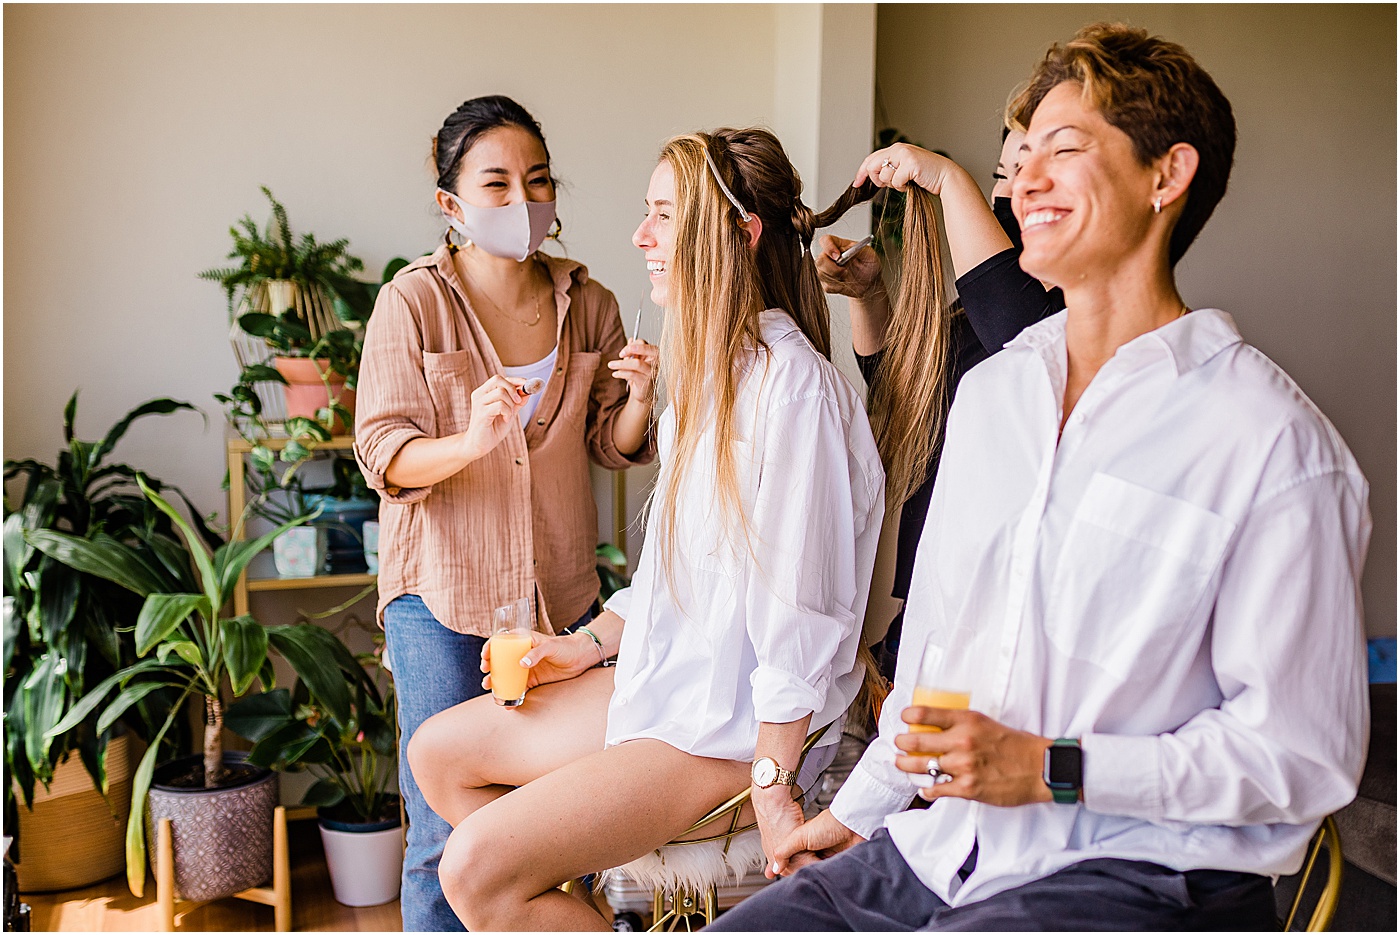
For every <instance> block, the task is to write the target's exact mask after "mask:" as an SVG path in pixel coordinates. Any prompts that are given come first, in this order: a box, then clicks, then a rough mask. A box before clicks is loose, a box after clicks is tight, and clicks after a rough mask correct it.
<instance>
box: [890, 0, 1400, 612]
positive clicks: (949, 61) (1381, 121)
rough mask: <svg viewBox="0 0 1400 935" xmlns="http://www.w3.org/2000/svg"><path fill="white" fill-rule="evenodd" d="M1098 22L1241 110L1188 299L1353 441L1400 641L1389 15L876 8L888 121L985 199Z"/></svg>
mask: <svg viewBox="0 0 1400 935" xmlns="http://www.w3.org/2000/svg"><path fill="white" fill-rule="evenodd" d="M1096 20H1114V21H1122V22H1127V23H1130V24H1132V25H1135V26H1142V27H1144V28H1146V29H1149V30H1151V31H1152V32H1153V33H1155V34H1158V35H1161V36H1164V37H1166V38H1168V39H1171V40H1173V41H1175V42H1179V43H1181V44H1182V45H1184V46H1185V47H1186V48H1187V49H1188V50H1190V52H1191V53H1192V54H1193V55H1194V56H1195V57H1196V58H1197V60H1198V61H1200V62H1201V64H1202V65H1203V66H1204V67H1205V68H1206V69H1207V70H1208V71H1209V72H1210V73H1211V75H1212V76H1213V77H1214V78H1215V80H1216V82H1217V83H1218V84H1219V85H1220V87H1221V89H1222V90H1223V91H1224V92H1225V94H1226V96H1228V97H1229V98H1230V102H1231V104H1232V105H1233V107H1234V109H1235V119H1236V121H1237V122H1238V125H1239V145H1238V147H1237V149H1236V153H1235V169H1234V173H1233V175H1232V177H1231V182H1230V190H1229V193H1228V194H1227V195H1226V197H1225V199H1224V201H1222V202H1221V204H1220V206H1219V207H1218V208H1217V209H1216V213H1215V216H1214V217H1213V218H1212V219H1211V222H1210V223H1209V225H1207V227H1206V229H1205V231H1204V232H1203V233H1202V235H1201V237H1200V239H1199V240H1197V242H1196V244H1195V246H1194V247H1192V249H1191V252H1190V253H1189V254H1187V256H1186V258H1185V259H1184V260H1183V261H1182V263H1181V266H1180V268H1179V281H1180V284H1181V287H1182V295H1183V296H1184V298H1185V299H1186V301H1187V302H1188V303H1190V304H1191V305H1193V306H1205V305H1211V306H1217V307H1219V308H1223V309H1225V310H1226V311H1228V312H1229V313H1230V314H1231V315H1233V316H1234V318H1235V320H1236V322H1237V323H1238V324H1239V326H1240V330H1241V331H1242V332H1243V333H1244V336H1245V340H1247V341H1249V342H1250V343H1251V344H1254V345H1255V346H1257V347H1259V348H1260V349H1261V350H1263V351H1264V352H1265V353H1266V354H1268V355H1269V356H1270V357H1272V358H1273V359H1274V360H1275V361H1277V362H1278V363H1279V364H1280V365H1281V366H1282V367H1283V368H1284V369H1285V370H1287V371H1288V373H1289V374H1290V375H1291V376H1292V377H1293V378H1294V379H1295V380H1297V382H1298V383H1299V384H1300V385H1301V386H1302V388H1303V390H1304V391H1305V392H1306V393H1307V394H1308V395H1309V396H1310V397H1311V398H1312V399H1313V401H1314V402H1316V403H1317V405H1318V406H1319V407H1320V408H1321V409H1322V411H1323V412H1325V413H1326V414H1327V416H1328V418H1330V419H1331V420H1332V422H1333V423H1334V424H1335V425H1336V426H1337V428H1338V430H1339V431H1340V432H1341V433H1342V435H1343V437H1344V438H1346V440H1347V443H1348V444H1349V445H1350V446H1351V449H1352V451H1353V452H1354V453H1355V455H1356V458H1357V460H1358V461H1359V462H1360V463H1361V468H1362V470H1363V471H1364V472H1365V474H1366V477H1367V479H1368V480H1369V481H1370V483H1371V513H1372V516H1373V517H1374V520H1375V531H1374V533H1373V534H1372V537H1371V549H1370V555H1369V559H1368V561H1367V564H1366V572H1365V578H1364V580H1363V586H1362V590H1363V596H1364V598H1365V602H1366V614H1367V630H1368V632H1369V634H1370V635H1371V636H1388V635H1394V634H1395V606H1396V604H1395V602H1396V593H1395V569H1396V551H1395V540H1396V531H1395V511H1396V504H1395V488H1396V484H1395V478H1396V465H1395V444H1396V438H1395V432H1396V408H1395V401H1396V269H1395V259H1396V211H1395V205H1396V161H1395V152H1396V147H1395V141H1396V116H1395V115H1396V70H1395V65H1396V62H1395V48H1396V28H1395V27H1396V11H1395V7H1393V6H1389V5H1385V6H1358V5H1341V4H1337V5H1330V4H1329V5H1287V6H1281V5H1233V4H1232V5H1196V4H1191V5H1171V6H1169V5H1160V4H1149V5H1128V4H1056V5H1020V4H1017V5H1006V6H989V5H980V4H978V5H946V6H945V5H936V6H935V5H924V4H918V5H902V4H881V5H880V7H879V12H878V22H877V46H876V83H877V89H878V90H877V104H876V122H877V124H878V125H884V124H885V123H888V124H891V125H893V126H897V127H899V128H900V129H902V130H903V131H904V132H905V133H906V134H908V135H909V136H910V137H911V138H912V139H914V140H917V141H918V142H920V143H922V144H923V145H925V146H928V147H932V148H938V149H942V150H944V151H946V152H948V153H949V154H950V155H951V156H952V157H953V158H954V159H955V160H957V161H958V162H960V163H962V164H963V165H964V166H966V167H967V168H968V169H969V170H970V171H971V172H972V173H973V174H974V175H975V176H976V177H977V178H978V179H979V181H981V182H983V187H984V188H986V189H990V187H991V174H992V169H993V167H994V166H995V165H996V159H997V153H998V151H999V140H1000V112H1001V108H1002V106H1003V105H1004V104H1005V102H1006V100H1007V98H1008V97H1009V96H1010V93H1011V92H1012V90H1013V88H1015V87H1016V86H1017V85H1018V84H1019V83H1021V82H1023V81H1025V79H1026V78H1027V77H1028V76H1029V74H1030V69H1031V67H1032V66H1033V65H1034V64H1035V62H1036V61H1037V60H1038V59H1039V58H1040V56H1041V55H1043V54H1044V52H1045V49H1046V48H1048V47H1049V45H1050V43H1052V42H1054V41H1064V40H1066V39H1068V38H1069V37H1070V36H1072V35H1073V34H1074V32H1075V30H1077V29H1078V28H1079V27H1080V26H1083V25H1085V24H1087V23H1090V22H1094V21H1096Z"/></svg>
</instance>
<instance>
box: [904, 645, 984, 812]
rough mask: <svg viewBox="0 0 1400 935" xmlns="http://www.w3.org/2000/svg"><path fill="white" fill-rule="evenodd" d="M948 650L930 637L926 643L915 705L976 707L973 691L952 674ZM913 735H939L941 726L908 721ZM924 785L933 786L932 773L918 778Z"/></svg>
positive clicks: (913, 703)
mask: <svg viewBox="0 0 1400 935" xmlns="http://www.w3.org/2000/svg"><path fill="white" fill-rule="evenodd" d="M947 655H948V653H947V651H946V650H945V649H944V648H943V646H942V645H940V644H938V643H935V642H934V641H933V640H932V639H930V640H929V641H928V642H927V643H925V644H924V651H923V655H921V656H920V657H919V671H918V674H917V675H915V677H914V697H913V698H911V699H910V701H909V703H910V704H911V705H921V706H923V707H927V708H955V709H958V710H962V711H966V710H967V709H968V708H970V707H971V706H972V691H971V689H969V688H967V687H966V686H965V685H964V684H963V683H962V682H961V681H959V680H957V679H954V678H952V677H950V675H949V674H948V672H947V671H946V670H947V667H946V665H945V663H946V662H947ZM905 726H906V727H908V728H909V732H910V733H911V734H937V733H941V732H942V731H943V728H941V727H934V726H933V725H931V724H906V725H905ZM915 779H916V780H918V781H919V784H920V785H923V786H931V785H933V784H934V782H935V780H934V778H933V777H932V776H928V777H915Z"/></svg>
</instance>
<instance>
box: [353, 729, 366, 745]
mask: <svg viewBox="0 0 1400 935" xmlns="http://www.w3.org/2000/svg"><path fill="white" fill-rule="evenodd" d="M355 742H356V743H364V742H365V732H364V731H360V732H359V733H358V734H356V735H355Z"/></svg>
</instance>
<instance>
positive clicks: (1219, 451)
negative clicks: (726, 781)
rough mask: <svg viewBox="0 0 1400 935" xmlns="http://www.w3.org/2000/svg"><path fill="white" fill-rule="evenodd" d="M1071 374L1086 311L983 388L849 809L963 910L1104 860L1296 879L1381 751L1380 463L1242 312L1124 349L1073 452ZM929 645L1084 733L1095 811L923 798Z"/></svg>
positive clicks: (851, 821) (1077, 419) (949, 448)
mask: <svg viewBox="0 0 1400 935" xmlns="http://www.w3.org/2000/svg"><path fill="white" fill-rule="evenodd" d="M1065 375H1066V358H1065V314H1064V313H1061V314H1060V315H1058V316H1055V317H1054V318H1050V319H1047V320H1046V321H1044V322H1041V323H1040V324H1037V325H1035V326H1033V327H1031V328H1029V329H1027V330H1026V331H1025V332H1023V333H1022V334H1021V335H1020V336H1019V337H1018V338H1016V340H1014V341H1012V342H1010V343H1009V344H1008V345H1007V349H1006V350H1005V351H1003V352H1002V353H1000V354H998V355H996V356H995V357H992V358H991V359H990V360H988V361H987V362H985V363H983V364H981V365H980V366H978V367H976V368H975V369H974V370H972V371H971V372H970V373H969V374H968V375H967V376H966V377H965V378H964V379H963V382H962V385H961V387H960V388H959V390H958V395H957V399H956V401H955V403H954V405H953V408H952V412H951V413H950V415H949V418H948V433H947V443H946V447H945V450H944V453H943V461H942V466H941V468H940V470H939V475H938V481H937V484H936V486H935V488H934V492H933V499H932V504H931V506H930V508H929V514H928V523H927V525H926V526H925V527H924V532H923V537H922V539H921V541H920V544H919V551H918V557H917V559H916V561H915V565H914V576H913V585H912V587H911V589H910V593H909V601H908V604H907V609H906V612H905V623H904V638H903V643H902V649H901V652H900V657H899V667H898V672H897V675H896V679H895V687H894V691H893V693H892V695H891V697H890V698H889V699H888V700H887V701H886V703H885V707H884V711H883V713H882V717H881V721H880V736H879V738H878V739H877V740H876V741H875V742H874V743H873V744H871V746H870V748H869V749H868V751H867V752H866V754H865V756H864V758H863V759H862V760H861V762H860V764H859V765H858V767H857V768H856V770H855V771H854V772H853V773H852V775H851V778H850V779H849V780H848V781H847V782H846V784H845V786H844V787H843V788H842V789H841V791H840V793H839V794H838V795H837V797H836V799H835V801H834V802H833V804H832V806H831V810H832V813H833V814H834V816H835V817H836V818H837V819H839V820H840V821H841V822H842V823H843V824H845V825H846V826H847V827H849V828H851V829H853V830H854V831H856V832H858V833H860V834H862V835H865V836H867V837H868V836H869V835H870V834H872V833H873V832H874V831H875V830H876V829H878V828H879V827H880V825H881V824H882V823H883V824H884V825H885V826H886V827H888V828H889V832H890V836H891V838H892V840H893V841H894V843H895V845H896V846H897V847H898V848H899V851H900V853H901V854H902V855H903V856H904V858H905V859H906V860H907V861H908V863H909V865H910V867H911V868H912V869H913V870H914V872H915V873H916V874H917V875H918V876H919V879H921V880H922V881H923V882H924V883H925V884H926V885H927V886H928V887H929V888H930V889H932V890H933V891H934V892H935V893H936V894H938V895H939V896H940V897H941V898H943V899H944V900H945V901H947V902H949V903H950V904H952V905H962V904H965V903H969V902H973V901H976V900H980V899H984V898H986V897H988V896H991V895H993V894H995V893H998V892H1001V891H1003V890H1007V889H1010V888H1012V887H1015V886H1018V885H1020V884H1023V883H1026V882H1028V881H1030V880H1034V879H1038V878H1041V877H1044V876H1047V875H1049V874H1051V873H1054V872H1055V871H1056V870H1059V869H1061V868H1063V867H1066V866H1068V865H1070V864H1073V863H1077V862H1079V861H1082V860H1088V859H1093V858H1103V857H1114V858H1121V859H1126V860H1144V861H1151V862H1153V863H1157V864H1161V865H1165V866H1167V867H1170V868H1172V869H1174V870H1178V871H1181V870H1188V869H1197V868H1216V869H1222V870H1241V871H1248V872H1254V873H1261V874H1273V875H1278V874H1287V873H1291V872H1294V871H1295V870H1297V868H1298V867H1299V865H1300V863H1301V860H1302V855H1303V851H1304V848H1305V846H1306V842H1307V839H1308V837H1309V835H1310V834H1311V833H1312V831H1313V830H1314V829H1315V828H1316V826H1317V823H1318V822H1319V820H1320V819H1321V818H1322V817H1324V816H1326V815H1327V814H1329V813H1331V812H1333V811H1335V810H1337V809H1339V808H1341V807H1342V806H1343V805H1346V804H1347V803H1348V802H1349V801H1351V799H1352V797H1353V796H1354V795H1355V793H1356V787H1357V782H1358V781H1359V778H1360V775H1361V768H1362V764H1363V761H1364V758H1365V750H1366V736H1367V729H1368V719H1369V711H1368V702H1367V694H1366V653H1365V647H1364V639H1363V632H1362V625H1361V595H1360V591H1359V581H1360V578H1361V567H1362V563H1363V561H1364V558H1365V552H1366V543H1367V540H1368V538H1369V536H1370V529H1371V523H1370V516H1369V513H1368V512H1367V485H1366V481H1365V479H1364V478H1363V477H1362V476H1361V473H1360V470H1359V469H1358V468H1357V465H1356V462H1355V460H1354V459H1353V458H1352V456H1351V453H1350V452H1349V451H1348V450H1347V447H1346V445H1345V443H1343V441H1342V439H1341V437H1340V436H1339V435H1338V434H1337V432H1336V430H1335V429H1334V428H1333V427H1332V425H1331V424H1330V423H1329V422H1328V421H1327V419H1326V418H1325V417H1324V416H1323V415H1322V413H1321V412H1319V411H1318V410H1317V408H1316V407H1315V406H1313V404H1312V403H1311V402H1310V401H1309V400H1308V398H1307V397H1306V396H1304V395H1303V393H1302V391H1301V390H1300V389H1299V388H1298V387H1297V385H1295V384H1294V383H1293V381H1292V380H1290V379H1289V378H1288V376H1287V375H1286V374H1284V373H1283V372H1282V371H1281V370H1280V369H1279V368H1278V367H1277V366H1276V365H1275V364H1274V363H1273V362H1271V361H1270V360H1269V359H1268V358H1267V357H1265V356H1264V355H1263V354H1261V353H1260V352H1259V351H1258V350H1256V349H1255V348H1253V347H1250V346H1249V345H1247V344H1245V343H1243V342H1242V341H1241V339H1240V336H1239V333H1238V331H1236V329H1235V326H1234V323H1233V321H1232V320H1231V319H1230V317H1229V316H1228V315H1226V314H1225V313H1224V312H1221V311H1218V310H1215V309H1203V310H1199V311H1196V312H1192V313H1191V314H1189V315H1186V316H1183V317H1182V318H1180V319H1178V320H1176V321H1174V322H1172V323H1171V324H1168V325H1166V326H1164V327H1162V328H1159V329H1157V330H1155V331H1153V332H1150V333H1148V334H1145V335H1142V336H1141V337H1139V338H1137V339H1135V340H1133V341H1130V342H1128V343H1127V344H1125V345H1124V346H1123V347H1121V348H1119V349H1118V352H1117V353H1116V354H1115V355H1114V356H1113V358H1112V359H1110V360H1109V361H1108V362H1107V363H1106V364H1105V365H1104V366H1103V368H1102V369H1100V370H1099V372H1098V374H1097V375H1096V376H1095V377H1094V379H1093V381H1092V383H1091V384H1090V385H1089V387H1088V388H1087V389H1086V391H1085V392H1084V395H1083V397H1082V398H1081V399H1080V400H1079V403H1078V404H1077V405H1076V406H1075V408H1074V412H1073V414H1072V415H1071V417H1070V419H1069V420H1068V423H1067V424H1066V425H1065V427H1064V434H1063V436H1062V437H1060V438H1059V439H1058V443H1057V438H1056V436H1057V430H1058V427H1059V423H1060V417H1061V412H1062V410H1061V403H1062V400H1063V399H1064V388H1065ZM930 640H931V641H934V642H936V643H939V644H941V645H943V646H944V647H945V648H946V655H945V659H944V663H943V666H944V674H943V676H942V677H941V680H942V681H943V682H944V683H946V687H949V688H970V689H971V692H972V702H971V705H972V708H973V709H974V710H977V711H980V712H982V713H984V714H986V715H988V716H989V717H991V718H994V719H995V720H998V721H1000V722H1002V723H1004V724H1007V725H1008V726H1011V727H1014V728H1018V729H1020V730H1025V731H1030V732H1032V733H1035V734H1039V735H1041V736H1047V737H1071V738H1080V739H1081V741H1082V744H1083V750H1084V770H1085V772H1084V795H1083V802H1082V803H1081V804H1079V805H1058V804H1053V803H1045V804H1034V805H1025V806H1020V807H1015V808H998V807H994V806H990V805H984V804H981V803H977V802H971V801H967V800H963V799H955V798H946V799H940V800H938V801H935V802H934V803H933V804H932V807H930V808H929V809H927V810H926V811H919V810H914V811H900V810H901V809H904V808H905V807H906V806H907V805H908V804H909V802H910V799H911V797H912V796H913V794H914V792H915V787H914V785H913V784H912V783H911V782H910V777H909V776H908V774H906V773H903V772H901V771H899V770H898V769H896V768H895V765H894V758H895V755H896V751H895V748H894V745H893V740H894V737H895V736H896V735H897V734H900V733H903V732H905V730H906V729H907V728H906V727H905V726H904V725H903V723H902V722H901V721H900V718H899V715H900V712H901V710H903V709H904V708H905V707H906V706H907V705H909V704H910V699H911V694H912V692H913V687H914V685H913V682H914V678H915V675H916V670H917V666H918V663H919V657H920V651H921V650H922V648H923V647H924V645H925V643H926V642H927V641H930ZM974 840H975V841H976V842H977V844H978V856H977V863H976V868H975V870H974V871H973V872H972V874H971V875H970V876H968V878H967V880H966V881H965V882H960V881H959V879H958V876H957V871H958V869H959V867H960V866H961V865H962V864H963V862H964V859H965V858H966V857H967V855H968V853H969V851H970V850H971V848H972V846H973V842H974Z"/></svg>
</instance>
